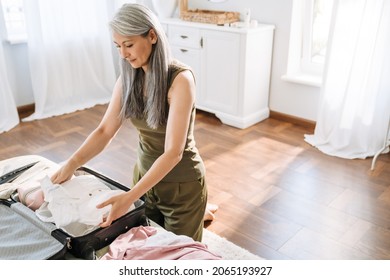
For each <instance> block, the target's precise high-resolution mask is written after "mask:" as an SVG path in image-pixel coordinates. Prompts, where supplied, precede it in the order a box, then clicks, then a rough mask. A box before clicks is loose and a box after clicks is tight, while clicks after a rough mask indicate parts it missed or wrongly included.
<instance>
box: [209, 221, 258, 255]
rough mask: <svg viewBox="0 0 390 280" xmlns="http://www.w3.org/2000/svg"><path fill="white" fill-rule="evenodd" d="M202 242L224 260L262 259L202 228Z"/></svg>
mask: <svg viewBox="0 0 390 280" xmlns="http://www.w3.org/2000/svg"><path fill="white" fill-rule="evenodd" d="M202 243H204V244H206V245H207V247H208V249H209V250H210V251H211V252H213V253H216V254H218V255H220V256H221V257H222V259H224V260H262V259H263V258H261V257H259V256H257V255H255V254H252V253H251V252H249V251H248V250H245V249H243V248H241V247H239V246H237V245H236V244H234V243H232V242H230V241H229V240H227V239H225V238H223V237H220V236H219V235H217V234H215V233H213V232H211V231H209V230H207V229H203V240H202Z"/></svg>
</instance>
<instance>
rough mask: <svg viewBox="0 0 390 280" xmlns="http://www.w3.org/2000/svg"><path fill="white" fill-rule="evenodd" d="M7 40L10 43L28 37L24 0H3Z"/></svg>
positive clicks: (21, 40) (22, 40) (23, 40)
mask: <svg viewBox="0 0 390 280" xmlns="http://www.w3.org/2000/svg"><path fill="white" fill-rule="evenodd" d="M1 5H2V10H3V15H4V21H5V27H6V32H7V40H8V41H9V42H10V43H19V42H25V41H26V39H27V33H26V22H25V18H24V11H23V0H1Z"/></svg>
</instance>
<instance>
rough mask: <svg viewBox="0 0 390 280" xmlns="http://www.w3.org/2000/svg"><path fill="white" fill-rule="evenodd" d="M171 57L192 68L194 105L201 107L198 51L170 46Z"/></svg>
mask: <svg viewBox="0 0 390 280" xmlns="http://www.w3.org/2000/svg"><path fill="white" fill-rule="evenodd" d="M171 49H172V55H173V57H174V58H176V59H177V60H179V61H181V62H183V63H184V64H187V65H188V66H190V67H191V68H192V71H193V73H194V76H195V85H196V103H197V104H198V105H199V106H201V104H202V97H201V78H200V54H201V53H200V50H199V49H191V48H185V47H179V46H171Z"/></svg>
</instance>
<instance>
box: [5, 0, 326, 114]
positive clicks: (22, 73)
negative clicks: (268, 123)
mask: <svg viewBox="0 0 390 280" xmlns="http://www.w3.org/2000/svg"><path fill="white" fill-rule="evenodd" d="M121 2H124V1H121ZM129 2H132V1H129ZM137 2H139V3H144V4H146V5H148V6H150V7H152V4H151V3H152V2H151V0H138V1H137ZM189 8H190V9H192V8H199V9H210V10H226V11H227V10H230V11H238V12H243V11H244V9H245V8H250V9H251V15H252V19H256V20H258V21H259V22H261V23H269V24H273V25H275V27H276V29H275V37H274V52H273V62H272V74H271V84H270V104H269V107H270V110H272V111H275V112H279V113H284V114H288V115H291V116H295V117H299V118H303V119H307V120H313V121H315V120H316V117H317V110H318V100H319V95H320V88H317V87H312V86H305V85H301V84H295V83H291V82H286V81H282V80H281V76H282V75H284V74H285V72H286V69H287V54H288V43H289V36H290V20H291V9H292V0H273V1H270V0H227V1H226V2H225V3H220V4H215V3H211V2H209V1H208V0H189ZM4 48H5V53H6V55H7V64H8V66H9V70H10V76H11V77H10V79H11V87H12V88H13V90H14V92H15V99H16V103H17V105H18V106H21V105H26V104H30V103H33V100H34V99H33V96H32V91H31V81H30V79H29V74H28V71H29V70H28V59H27V48H26V45H25V44H21V45H14V46H7V45H6V44H5V46H4ZM115 63H116V61H115Z"/></svg>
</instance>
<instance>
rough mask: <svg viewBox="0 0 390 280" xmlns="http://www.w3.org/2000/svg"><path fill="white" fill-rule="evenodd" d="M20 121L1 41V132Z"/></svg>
mask: <svg viewBox="0 0 390 280" xmlns="http://www.w3.org/2000/svg"><path fill="white" fill-rule="evenodd" d="M0 12H1V10H0ZM18 123H19V116H18V112H17V110H16V104H15V100H14V97H13V95H12V92H11V88H10V85H9V82H8V77H7V67H6V65H5V57H4V51H3V44H2V42H1V41H0V133H2V132H5V131H8V130H10V129H11V128H13V127H15V126H16V125H17V124H18Z"/></svg>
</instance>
